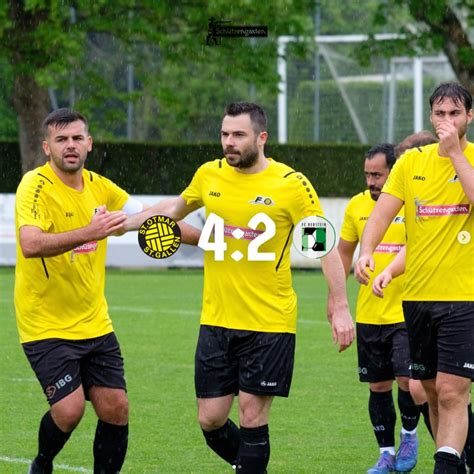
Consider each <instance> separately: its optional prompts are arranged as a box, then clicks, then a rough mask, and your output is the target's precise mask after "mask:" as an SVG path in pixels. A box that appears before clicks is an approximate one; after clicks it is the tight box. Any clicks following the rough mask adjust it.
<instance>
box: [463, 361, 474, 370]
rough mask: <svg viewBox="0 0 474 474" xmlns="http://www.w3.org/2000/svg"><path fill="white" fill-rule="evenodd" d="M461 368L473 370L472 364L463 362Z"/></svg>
mask: <svg viewBox="0 0 474 474" xmlns="http://www.w3.org/2000/svg"><path fill="white" fill-rule="evenodd" d="M463 368H465V369H474V364H470V363H469V362H464V365H463Z"/></svg>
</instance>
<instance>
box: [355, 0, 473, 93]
mask: <svg viewBox="0 0 474 474" xmlns="http://www.w3.org/2000/svg"><path fill="white" fill-rule="evenodd" d="M400 8H402V9H405V10H407V11H408V13H409V14H410V15H411V17H412V19H413V20H414V21H411V22H407V23H406V24H402V25H401V26H400V28H399V33H400V34H401V35H402V36H403V38H401V39H399V40H396V41H391V42H383V43H380V42H379V43H376V42H371V43H370V44H368V45H366V46H367V47H366V48H364V49H361V50H360V53H361V58H362V59H363V60H364V59H365V60H368V59H369V57H370V55H372V54H384V55H403V54H406V55H412V56H414V55H417V54H420V53H422V52H433V51H443V52H444V53H445V55H446V56H447V58H448V60H449V62H450V64H451V67H452V69H453V71H454V73H455V75H456V77H457V78H458V80H459V82H460V83H461V84H463V85H464V86H465V87H466V88H467V89H468V90H469V91H470V92H471V94H472V95H474V45H473V43H472V41H471V40H470V36H469V32H470V31H471V32H472V31H473V29H474V2H473V1H472V0H393V1H391V2H380V5H379V7H378V9H377V11H376V14H375V16H374V21H373V25H374V26H375V27H377V28H380V27H381V26H384V25H387V22H388V21H389V20H388V19H389V18H391V17H392V16H393V14H395V13H398V12H399V10H400Z"/></svg>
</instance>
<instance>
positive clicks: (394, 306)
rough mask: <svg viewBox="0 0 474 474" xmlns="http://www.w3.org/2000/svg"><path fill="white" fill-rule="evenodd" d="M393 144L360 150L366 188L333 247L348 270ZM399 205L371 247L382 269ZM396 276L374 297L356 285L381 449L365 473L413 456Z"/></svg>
mask: <svg viewBox="0 0 474 474" xmlns="http://www.w3.org/2000/svg"><path fill="white" fill-rule="evenodd" d="M395 159H396V158H395V148H394V146H393V145H391V144H389V143H382V144H380V145H376V146H374V147H372V148H371V149H370V150H369V151H368V152H367V154H366V155H365V162H364V172H365V178H366V181H367V188H368V189H366V190H365V191H363V192H361V193H359V194H357V195H356V196H354V197H353V198H352V199H351V200H350V202H349V204H348V205H347V208H346V211H345V215H344V221H343V224H342V229H341V237H340V239H339V244H338V251H339V254H340V256H341V260H342V262H343V264H344V269H345V271H346V276H348V275H349V273H350V270H351V265H352V259H353V256H354V252H355V249H356V247H357V244H358V243H359V241H360V239H361V237H362V232H363V230H364V227H365V224H366V222H367V219H368V217H369V215H370V213H371V212H372V209H373V208H374V207H375V203H376V202H377V200H378V198H379V196H380V192H381V190H382V187H383V185H384V184H385V181H386V180H387V178H388V176H389V173H390V170H391V169H392V166H393V165H394V163H395ZM404 221H405V219H404V215H403V209H401V210H400V212H399V213H398V214H397V216H396V217H395V218H394V219H393V220H392V223H391V224H390V227H389V228H388V230H387V232H386V234H385V235H384V237H383V239H382V242H381V244H380V245H379V246H377V248H376V249H375V256H374V258H375V261H376V262H377V268H378V269H383V268H384V267H386V266H387V265H388V264H389V263H390V262H391V261H392V260H393V259H394V257H395V255H397V252H398V251H399V250H400V249H401V248H402V246H403V245H404V244H405V225H404ZM402 288H403V279H402V278H399V279H397V280H396V281H395V284H394V285H393V286H392V287H390V290H389V291H387V292H386V295H385V298H384V299H379V298H376V297H375V296H374V295H373V294H372V291H371V289H370V288H369V287H367V286H364V285H361V287H360V289H359V295H358V297H357V311H356V323H357V324H356V333H357V354H358V359H359V379H360V381H361V382H368V383H369V416H370V420H371V422H372V426H373V429H374V434H375V437H376V439H377V443H378V445H379V449H380V457H379V459H378V461H377V463H376V464H375V465H374V466H373V467H372V468H370V469H369V470H368V471H367V472H368V474H384V473H388V472H391V471H393V470H396V471H400V472H406V471H410V470H411V469H413V468H414V467H415V465H416V462H417V456H418V439H417V434H416V427H417V424H418V420H419V417H420V411H419V409H418V407H417V406H416V405H415V403H414V402H413V399H412V397H411V395H410V391H409V376H410V370H409V365H410V355H409V347H408V335H407V330H406V326H405V322H404V319H403V311H402V301H401V292H402ZM394 379H395V380H396V381H397V384H398V407H399V410H400V415H401V421H402V429H401V433H400V447H399V449H398V451H397V453H396V455H395V423H396V412H395V407H394V403H393V396H392V385H393V380H394Z"/></svg>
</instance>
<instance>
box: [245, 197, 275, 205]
mask: <svg viewBox="0 0 474 474" xmlns="http://www.w3.org/2000/svg"><path fill="white" fill-rule="evenodd" d="M249 204H262V205H264V206H273V205H274V204H275V203H274V202H273V199H272V198H271V197H267V196H257V197H256V198H255V199H252V201H249Z"/></svg>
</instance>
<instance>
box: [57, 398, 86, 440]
mask: <svg viewBox="0 0 474 474" xmlns="http://www.w3.org/2000/svg"><path fill="white" fill-rule="evenodd" d="M84 410H85V403H81V402H76V403H67V404H65V403H63V404H56V405H53V406H52V407H51V416H52V417H53V420H54V422H55V423H56V425H57V426H58V427H59V429H61V430H62V431H64V432H65V433H69V432H71V431H72V430H73V429H74V428H75V427H76V426H77V425H78V424H79V422H80V421H81V418H82V416H83V415H84Z"/></svg>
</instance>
